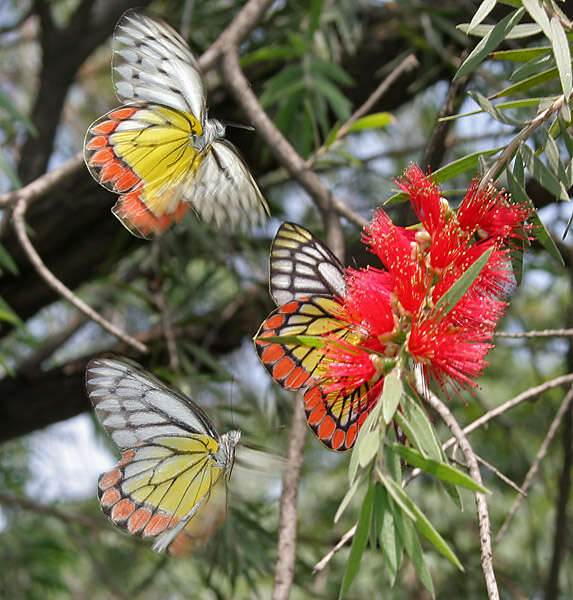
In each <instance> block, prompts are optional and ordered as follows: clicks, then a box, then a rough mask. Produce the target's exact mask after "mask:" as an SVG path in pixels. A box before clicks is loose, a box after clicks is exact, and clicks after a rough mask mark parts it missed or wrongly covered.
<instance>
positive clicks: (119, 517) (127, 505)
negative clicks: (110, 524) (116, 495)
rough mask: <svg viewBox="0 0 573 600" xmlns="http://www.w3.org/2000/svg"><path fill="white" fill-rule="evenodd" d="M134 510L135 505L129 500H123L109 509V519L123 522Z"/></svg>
mask: <svg viewBox="0 0 573 600" xmlns="http://www.w3.org/2000/svg"><path fill="white" fill-rule="evenodd" d="M134 510H135V504H134V503H133V502H132V501H131V500H130V499H129V498H124V499H123V500H120V501H119V502H118V503H117V504H116V505H115V506H114V507H113V508H112V509H111V518H112V519H113V520H114V521H125V520H126V519H127V518H128V517H129V515H130V514H131V513H132V512H133V511H134Z"/></svg>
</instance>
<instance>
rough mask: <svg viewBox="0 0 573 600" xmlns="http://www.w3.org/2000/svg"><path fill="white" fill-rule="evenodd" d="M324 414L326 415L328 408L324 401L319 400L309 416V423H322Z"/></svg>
mask: <svg viewBox="0 0 573 600" xmlns="http://www.w3.org/2000/svg"><path fill="white" fill-rule="evenodd" d="M324 415H326V408H324V404H323V403H322V402H318V403H317V405H316V406H315V407H314V408H313V409H312V411H311V412H310V414H309V415H308V417H307V421H308V424H309V425H316V424H317V423H320V422H321V421H322V419H323V418H324Z"/></svg>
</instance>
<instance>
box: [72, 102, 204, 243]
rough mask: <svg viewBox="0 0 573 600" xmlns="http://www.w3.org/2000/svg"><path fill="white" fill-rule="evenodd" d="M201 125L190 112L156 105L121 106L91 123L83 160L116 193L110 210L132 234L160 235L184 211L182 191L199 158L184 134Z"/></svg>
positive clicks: (181, 215) (199, 154)
mask: <svg viewBox="0 0 573 600" xmlns="http://www.w3.org/2000/svg"><path fill="white" fill-rule="evenodd" d="M200 130H201V125H200V123H199V122H198V121H197V120H196V119H195V118H194V117H193V115H191V114H186V113H181V112H179V111H176V110H173V109H171V108H167V107H165V106H161V105H158V104H146V105H142V106H123V107H120V108H117V109H114V110H112V111H110V112H109V113H107V114H106V115H104V116H103V117H101V118H99V119H98V120H97V121H95V123H93V124H92V125H90V127H89V129H88V131H87V134H86V140H85V144H84V158H85V162H86V165H87V167H88V169H89V170H90V173H91V174H92V176H93V177H94V179H96V181H98V182H99V183H100V184H101V185H103V186H104V187H106V188H107V189H109V190H110V191H112V192H115V193H117V194H120V197H119V199H118V201H117V203H116V205H115V206H114V208H113V213H114V214H115V215H116V216H117V217H118V219H119V220H120V221H121V222H122V223H123V225H125V227H127V229H129V230H130V231H131V232H132V233H134V234H135V235H139V236H141V237H144V238H149V237H151V236H152V235H154V234H160V233H162V232H163V231H165V230H166V229H167V228H168V227H169V226H170V225H171V224H172V223H173V222H178V221H180V220H181V219H182V218H183V215H184V214H185V213H186V212H187V210H188V208H189V205H188V204H187V203H186V202H184V200H185V197H184V196H185V190H186V188H187V186H188V185H189V181H192V180H193V178H194V176H195V174H196V173H197V170H198V169H199V166H200V164H201V161H202V160H203V158H204V154H203V153H200V152H198V151H197V150H195V148H194V147H193V146H192V145H191V144H189V139H190V136H192V135H195V132H198V131H200Z"/></svg>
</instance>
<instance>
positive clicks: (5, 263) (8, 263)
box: [0, 217, 18, 275]
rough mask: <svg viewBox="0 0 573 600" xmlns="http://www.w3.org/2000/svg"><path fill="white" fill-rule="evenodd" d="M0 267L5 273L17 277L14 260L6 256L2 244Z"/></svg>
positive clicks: (8, 255)
mask: <svg viewBox="0 0 573 600" xmlns="http://www.w3.org/2000/svg"><path fill="white" fill-rule="evenodd" d="M4 218H5V217H4ZM0 266H2V267H4V268H5V269H6V270H7V271H10V273H12V275H18V265H17V264H16V263H15V262H14V259H13V258H12V257H11V256H10V254H8V251H7V250H6V248H4V246H3V245H2V244H0Z"/></svg>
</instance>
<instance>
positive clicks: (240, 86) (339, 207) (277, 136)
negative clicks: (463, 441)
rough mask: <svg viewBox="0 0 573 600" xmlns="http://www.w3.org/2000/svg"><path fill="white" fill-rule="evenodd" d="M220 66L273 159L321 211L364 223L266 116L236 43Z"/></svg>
mask: <svg viewBox="0 0 573 600" xmlns="http://www.w3.org/2000/svg"><path fill="white" fill-rule="evenodd" d="M222 68H223V79H224V81H225V83H226V85H227V86H228V87H229V89H230V90H231V92H232V94H233V96H234V97H235V99H236V101H237V102H238V103H239V105H240V106H241V108H242V109H243V110H244V111H245V113H246V114H247V116H248V118H249V120H250V122H251V123H252V124H253V126H254V127H255V128H256V130H257V131H258V133H260V135H261V136H262V137H263V139H264V140H265V142H266V144H267V146H268V147H269V149H270V150H271V152H272V153H273V154H274V155H275V157H276V158H277V160H278V161H279V162H280V163H281V164H282V165H283V166H284V167H286V169H288V171H289V173H290V174H291V175H292V177H293V178H294V179H295V180H296V181H297V182H298V183H299V184H300V185H301V186H302V187H303V188H304V189H305V190H306V191H307V192H308V193H309V194H310V196H311V197H312V199H313V200H314V202H315V203H316V205H317V206H318V208H319V209H320V210H321V211H323V212H328V211H330V210H335V211H336V212H337V213H338V214H339V215H341V216H343V217H345V218H346V219H348V220H349V221H350V222H351V223H355V224H356V225H358V226H359V227H361V228H362V227H365V226H366V224H367V221H366V219H364V218H363V217H361V216H360V215H358V214H357V213H355V212H354V211H353V210H352V209H351V208H349V207H348V206H346V204H345V203H344V202H342V201H341V200H339V199H338V198H336V197H335V196H334V195H333V194H332V192H331V191H330V190H329V189H328V188H327V187H326V186H325V185H324V183H323V182H322V180H321V179H320V177H319V176H318V175H317V174H316V173H313V172H312V171H310V170H309V169H307V167H306V164H305V161H304V159H303V158H302V157H301V156H300V155H299V154H298V153H297V151H296V150H295V149H294V148H293V147H292V146H291V144H290V143H289V142H288V141H287V139H286V138H285V137H284V136H283V134H282V133H281V132H280V131H279V130H278V128H277V127H276V125H275V124H274V123H273V122H272V121H271V119H270V118H269V117H268V115H267V114H266V112H265V111H264V109H263V107H262V106H261V104H260V103H259V101H258V99H257V97H256V96H255V94H254V93H253V91H252V90H251V87H250V85H249V82H248V80H247V79H246V77H245V76H244V75H243V72H242V71H241V67H240V66H239V55H238V51H237V48H236V46H233V45H230V46H229V47H228V48H226V50H225V51H224V54H223V61H222Z"/></svg>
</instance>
